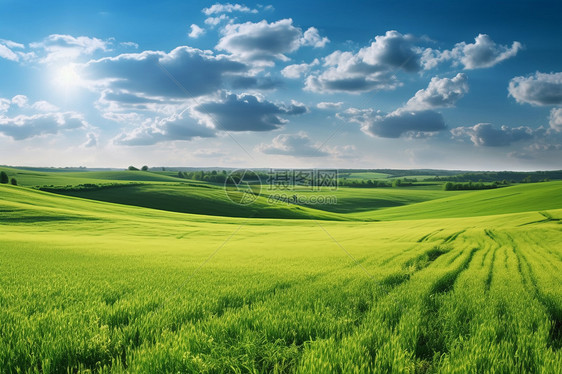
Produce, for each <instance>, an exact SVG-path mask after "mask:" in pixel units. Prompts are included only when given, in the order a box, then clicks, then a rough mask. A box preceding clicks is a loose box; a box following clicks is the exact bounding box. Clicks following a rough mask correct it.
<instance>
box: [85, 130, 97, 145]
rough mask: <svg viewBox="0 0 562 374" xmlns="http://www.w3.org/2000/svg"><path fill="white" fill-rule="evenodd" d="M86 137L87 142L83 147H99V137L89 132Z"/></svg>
mask: <svg viewBox="0 0 562 374" xmlns="http://www.w3.org/2000/svg"><path fill="white" fill-rule="evenodd" d="M86 137H87V140H86V142H85V143H84V144H83V145H82V146H83V147H86V148H91V147H95V146H97V145H98V136H97V135H96V134H94V133H93V132H89V133H88V134H86Z"/></svg>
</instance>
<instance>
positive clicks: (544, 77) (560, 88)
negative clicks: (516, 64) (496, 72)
mask: <svg viewBox="0 0 562 374" xmlns="http://www.w3.org/2000/svg"><path fill="white" fill-rule="evenodd" d="M508 91H509V95H510V96H512V97H513V98H514V99H515V100H516V101H517V102H518V103H527V104H532V105H559V104H562V72H559V73H550V74H547V73H540V72H536V73H535V75H531V76H529V77H515V78H513V79H512V80H511V81H510V82H509V86H508Z"/></svg>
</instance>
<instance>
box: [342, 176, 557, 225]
mask: <svg viewBox="0 0 562 374" xmlns="http://www.w3.org/2000/svg"><path fill="white" fill-rule="evenodd" d="M559 208H562V181H553V182H544V183H531V184H521V185H517V186H511V187H504V188H499V189H493V190H481V191H471V192H465V193H463V194H461V195H453V196H451V197H446V198H441V199H435V200H432V201H425V202H421V203H417V204H411V205H407V206H401V207H394V208H387V209H383V210H378V211H373V212H365V213H357V214H354V215H352V216H353V217H354V218H357V219H365V218H372V219H380V220H414V219H429V218H450V217H473V216H485V215H494V214H506V213H518V212H527V211H540V210H547V209H559Z"/></svg>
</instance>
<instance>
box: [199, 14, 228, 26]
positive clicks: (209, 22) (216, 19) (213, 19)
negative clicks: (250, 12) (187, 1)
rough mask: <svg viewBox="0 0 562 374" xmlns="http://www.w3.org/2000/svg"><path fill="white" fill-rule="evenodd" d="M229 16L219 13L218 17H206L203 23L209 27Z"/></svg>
mask: <svg viewBox="0 0 562 374" xmlns="http://www.w3.org/2000/svg"><path fill="white" fill-rule="evenodd" d="M229 19H230V18H229V17H228V16H227V15H226V14H221V15H220V16H218V17H207V18H206V19H205V24H206V25H209V26H211V27H213V26H216V25H218V24H219V23H221V22H222V21H226V20H229Z"/></svg>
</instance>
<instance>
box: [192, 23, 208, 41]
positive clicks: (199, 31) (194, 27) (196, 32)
mask: <svg viewBox="0 0 562 374" xmlns="http://www.w3.org/2000/svg"><path fill="white" fill-rule="evenodd" d="M204 33H205V30H204V29H202V28H201V27H199V26H197V25H196V24H192V25H191V31H190V32H189V34H188V35H189V37H190V38H193V39H197V38H198V37H200V36H201V35H203V34H204Z"/></svg>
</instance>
